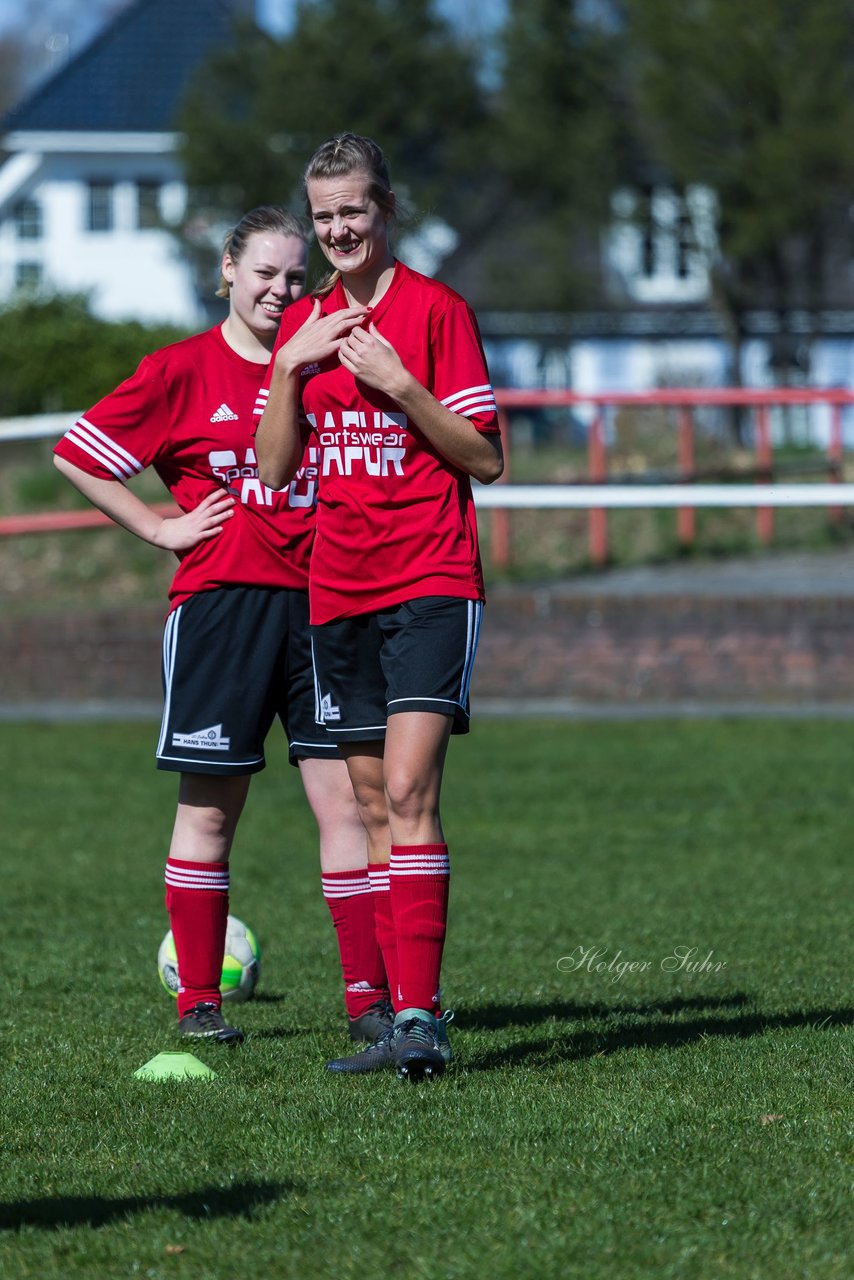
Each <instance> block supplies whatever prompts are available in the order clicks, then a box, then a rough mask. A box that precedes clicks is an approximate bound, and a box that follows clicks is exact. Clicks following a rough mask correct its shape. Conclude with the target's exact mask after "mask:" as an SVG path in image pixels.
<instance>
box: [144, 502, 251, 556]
mask: <svg viewBox="0 0 854 1280" xmlns="http://www.w3.org/2000/svg"><path fill="white" fill-rule="evenodd" d="M233 507H234V498H232V496H231V494H230V493H224V492H223V490H222V489H214V491H213V493H209V494H208V496H207V497H206V498H203V499H202V501H201V502H200V503H199V505H198V506H197V507H194V508H193V510H192V511H188V512H187V513H186V515H183V516H167V517H166V518H165V520H164V521H163V523H162V524H161V525H160V528H159V529H158V530H157V535H156V537H155V539H154V545H155V546H157V547H165V548H166V550H167V551H190V550H191V549H192V548H193V547H195V546H198V544H199V543H200V542H204V541H205V540H206V539H208V538H215V537H217V535H218V534H220V533H222V526H223V525H224V523H225V521H226V520H230V519H231V518H232V516H233V515H234V511H233Z"/></svg>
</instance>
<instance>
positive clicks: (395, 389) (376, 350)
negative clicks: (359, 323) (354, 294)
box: [338, 322, 412, 400]
mask: <svg viewBox="0 0 854 1280" xmlns="http://www.w3.org/2000/svg"><path fill="white" fill-rule="evenodd" d="M338 359H339V360H340V361H341V363H342V364H343V366H344V368H345V369H349V371H350V373H352V374H353V376H354V377H355V378H358V379H359V381H360V382H364V383H367V385H368V386H369V387H373V388H374V389H375V390H376V391H384V392H385V393H386V395H388V396H391V398H392V399H393V400H396V399H398V397H399V395H400V394H402V391H403V387H404V386H405V383H406V382H407V381H408V380H409V379H410V378H411V376H412V375H411V374H409V373H408V372H407V370H406V368H405V366H404V364H403V361H402V360H401V358H400V356H399V355H398V354H397V352H396V351H395V349H394V347H393V346H392V345H391V343H390V342H389V341H388V339H387V338H384V337H383V336H382V334H381V333H380V332H379V330H378V329H377V327H376V325H375V324H374V323H373V322H372V323H371V324H370V326H369V327H368V328H367V329H354V330H353V331H352V333H349V334H348V335H347V336H346V338H345V339H344V341H343V342H342V343H341V346H340V347H339V350H338Z"/></svg>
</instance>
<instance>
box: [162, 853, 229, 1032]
mask: <svg viewBox="0 0 854 1280" xmlns="http://www.w3.org/2000/svg"><path fill="white" fill-rule="evenodd" d="M166 910H167V911H168V912H169V921H170V924H171V926H172V934H173V937H174V939H175V951H176V953H177V956H178V977H179V981H180V986H179V988H178V1017H179V1018H183V1016H184V1014H185V1013H187V1012H188V1011H189V1010H190V1009H192V1008H193V1006H194V1005H196V1004H199V1003H201V1002H203V1001H204V1002H206V1003H207V1002H209V1003H211V1004H215V1005H216V1006H217V1007H219V1006H220V1005H221V1004H222V997H221V995H220V990H219V984H220V980H221V978H222V957H223V955H224V953H225V930H226V924H227V921H228V863H227V862H186V861H184V860H183V859H181V858H170V859H169V860H168V862H167V863H166Z"/></svg>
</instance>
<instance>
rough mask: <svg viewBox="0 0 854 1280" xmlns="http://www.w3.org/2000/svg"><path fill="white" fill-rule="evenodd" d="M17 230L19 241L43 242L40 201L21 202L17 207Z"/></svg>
mask: <svg viewBox="0 0 854 1280" xmlns="http://www.w3.org/2000/svg"><path fill="white" fill-rule="evenodd" d="M15 229H16V231H17V233H18V239H19V240H41V238H42V234H43V232H42V207H41V205H40V204H39V202H38V200H21V201H20V202H19V203H18V204H17V205H16V206H15Z"/></svg>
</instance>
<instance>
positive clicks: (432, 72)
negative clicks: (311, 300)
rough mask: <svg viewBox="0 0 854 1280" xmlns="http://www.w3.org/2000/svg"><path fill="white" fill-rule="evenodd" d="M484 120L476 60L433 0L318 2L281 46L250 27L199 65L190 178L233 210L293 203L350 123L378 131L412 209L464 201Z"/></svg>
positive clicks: (188, 119) (301, 10)
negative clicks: (305, 177)
mask: <svg viewBox="0 0 854 1280" xmlns="http://www.w3.org/2000/svg"><path fill="white" fill-rule="evenodd" d="M483 123H484V109H483V104H482V101H481V96H480V91H479V89H478V85H477V81H476V76H475V64H474V60H473V58H472V57H471V55H470V54H469V53H468V51H467V50H466V49H465V48H463V47H462V46H461V45H460V44H458V43H457V42H456V40H455V37H454V34H453V32H452V30H451V29H450V27H449V26H448V25H447V23H445V22H444V21H443V20H442V19H440V18H439V17H437V16H436V15H435V14H434V13H433V10H432V6H431V4H430V0H411V2H410V3H407V4H406V5H401V4H399V3H397V2H396V0H317V2H316V3H312V4H301V5H299V7H298V12H297V22H296V27H295V30H294V32H293V34H292V35H291V36H290V37H289V38H288V39H286V40H284V41H282V42H280V43H276V42H274V41H271V40H268V39H267V38H266V37H261V36H258V35H257V34H252V33H251V32H247V33H246V34H245V36H244V38H243V40H241V41H238V42H237V43H236V44H235V46H234V48H233V50H231V51H230V52H228V53H227V54H225V55H224V56H222V57H219V58H217V59H216V60H215V61H214V63H213V65H212V66H211V67H209V68H207V69H206V70H205V73H204V76H203V77H200V78H199V80H198V82H197V84H196V86H195V88H194V89H193V91H192V92H191V94H190V96H189V98H188V102H187V105H186V109H185V113H184V117H183V127H184V129H185V131H186V135H187V143H186V147H185V151H184V161H185V164H186V167H187V173H188V177H189V180H190V182H191V183H192V184H193V185H194V186H196V187H198V188H200V189H203V190H206V191H209V192H210V191H213V192H217V191H221V190H222V188H223V186H224V185H225V184H227V193H226V194H227V197H228V199H229V200H230V201H231V203H232V205H233V206H234V207H235V209H238V208H239V209H242V208H248V207H250V206H252V205H254V204H260V203H263V202H264V201H269V200H279V201H283V202H285V203H291V204H293V205H296V206H299V205H300V204H301V201H302V193H301V177H302V172H303V169H304V167H305V163H306V161H307V159H308V157H309V155H310V153H311V152H312V151H313V150H314V148H315V147H316V146H317V145H319V143H321V142H322V141H323V140H324V139H325V138H327V137H329V136H330V135H332V134H333V133H337V132H340V131H342V130H345V129H349V130H352V131H353V132H356V133H364V134H367V135H369V136H371V137H374V138H375V139H376V140H377V141H378V142H379V143H380V145H381V146H382V147H383V149H384V151H385V152H386V155H387V157H388V160H389V164H390V168H391V172H392V176H393V180H394V182H395V184H396V187H397V189H398V190H399V192H400V194H402V195H404V196H406V195H409V196H410V197H411V198H412V200H413V201H414V202H415V203H416V204H417V206H418V207H419V209H422V210H426V209H431V208H433V206H434V205H436V204H441V206H442V211H443V213H444V214H445V215H446V216H447V215H448V213H449V210H452V209H454V208H455V207H457V206H458V205H459V204H460V203H461V192H460V191H459V189H458V184H463V185H464V186H465V185H466V184H468V183H469V182H472V181H473V180H474V178H475V175H476V172H477V161H478V156H477V152H476V150H474V149H473V148H474V147H475V144H476V139H477V137H478V135H479V132H480V130H482V128H483Z"/></svg>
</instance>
